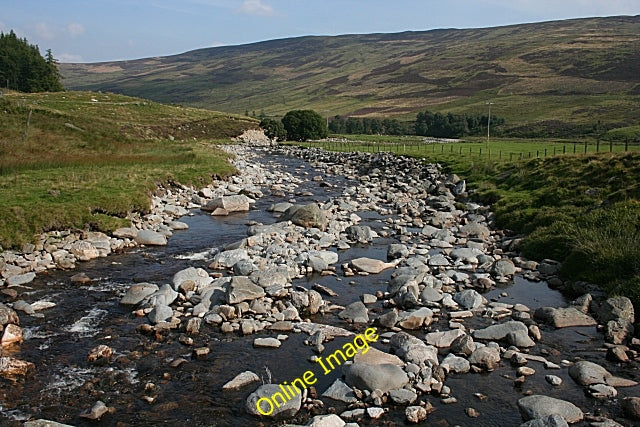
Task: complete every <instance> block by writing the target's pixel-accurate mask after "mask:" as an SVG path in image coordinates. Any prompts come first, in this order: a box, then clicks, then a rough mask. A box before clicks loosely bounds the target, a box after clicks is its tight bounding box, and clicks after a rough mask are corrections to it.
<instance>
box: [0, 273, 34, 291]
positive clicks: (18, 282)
mask: <svg viewBox="0 0 640 427" xmlns="http://www.w3.org/2000/svg"><path fill="white" fill-rule="evenodd" d="M35 278H36V273H33V272H29V273H24V274H18V275H15V276H11V277H8V278H7V279H6V280H5V282H4V283H5V285H6V286H8V287H12V286H22V285H26V284H27V283H30V282H33V279H35Z"/></svg>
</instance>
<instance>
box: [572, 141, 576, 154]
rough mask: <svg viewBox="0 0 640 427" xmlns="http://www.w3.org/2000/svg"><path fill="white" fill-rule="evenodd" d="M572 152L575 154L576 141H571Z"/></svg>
mask: <svg viewBox="0 0 640 427" xmlns="http://www.w3.org/2000/svg"><path fill="white" fill-rule="evenodd" d="M573 154H576V142H575V141H573Z"/></svg>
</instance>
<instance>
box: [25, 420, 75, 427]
mask: <svg viewBox="0 0 640 427" xmlns="http://www.w3.org/2000/svg"><path fill="white" fill-rule="evenodd" d="M22 427H73V426H71V425H69V424H61V423H58V422H55V421H51V420H45V419H39V420H32V421H26V422H25V423H24V424H22Z"/></svg>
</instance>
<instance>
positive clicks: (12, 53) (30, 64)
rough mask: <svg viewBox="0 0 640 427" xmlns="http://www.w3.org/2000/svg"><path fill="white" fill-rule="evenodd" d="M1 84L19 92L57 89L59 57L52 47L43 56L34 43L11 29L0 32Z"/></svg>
mask: <svg viewBox="0 0 640 427" xmlns="http://www.w3.org/2000/svg"><path fill="white" fill-rule="evenodd" d="M0 58H2V60H0V87H7V88H9V89H13V90H18V91H21V92H57V91H61V90H63V87H62V83H60V79H61V76H60V72H59V71H58V61H56V59H55V58H54V57H53V54H52V53H51V49H49V50H47V53H46V55H45V57H42V55H41V54H40V49H39V48H38V46H36V45H31V44H29V42H28V41H27V39H20V38H18V36H16V34H15V33H14V32H13V31H10V32H9V33H8V34H4V33H1V32H0Z"/></svg>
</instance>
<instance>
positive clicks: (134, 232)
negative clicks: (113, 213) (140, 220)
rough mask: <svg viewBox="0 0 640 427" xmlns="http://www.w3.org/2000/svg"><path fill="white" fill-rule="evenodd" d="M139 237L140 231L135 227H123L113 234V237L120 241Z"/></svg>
mask: <svg viewBox="0 0 640 427" xmlns="http://www.w3.org/2000/svg"><path fill="white" fill-rule="evenodd" d="M137 236H138V229H137V228H135V227H122V228H118V229H117V230H116V231H114V232H113V237H117V238H118V239H131V240H133V239H135V238H136V237H137Z"/></svg>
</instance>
